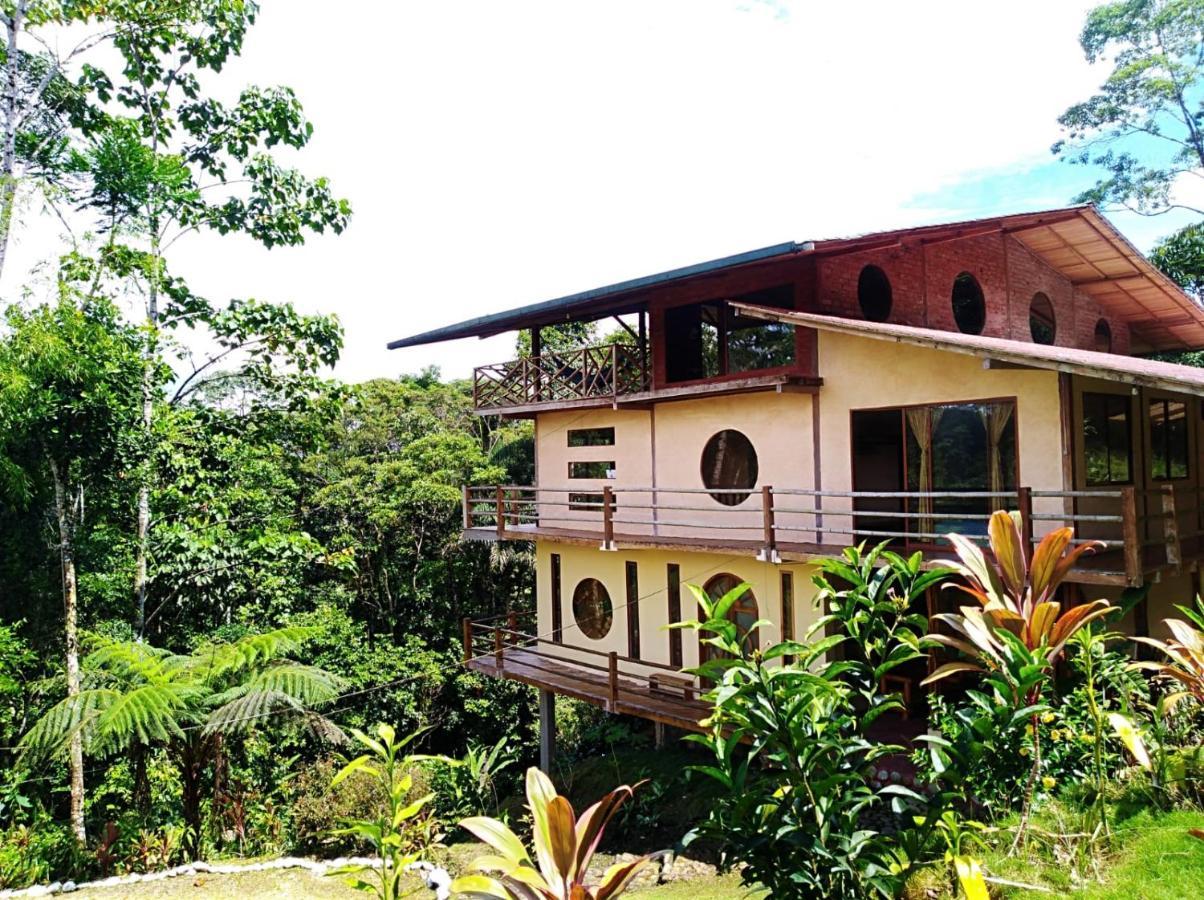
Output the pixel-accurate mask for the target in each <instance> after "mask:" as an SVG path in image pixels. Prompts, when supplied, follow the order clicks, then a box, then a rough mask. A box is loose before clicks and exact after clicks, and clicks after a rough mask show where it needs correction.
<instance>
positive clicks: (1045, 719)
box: [1041, 712, 1054, 725]
mask: <svg viewBox="0 0 1204 900" xmlns="http://www.w3.org/2000/svg"><path fill="white" fill-rule="evenodd" d="M1053 720H1054V714H1053V713H1051V712H1047V713H1046V714H1045V715H1043V716H1042V717H1041V721H1042V722H1044V723H1045V724H1046V725H1048V724H1049V723H1050V722H1052V721H1053Z"/></svg>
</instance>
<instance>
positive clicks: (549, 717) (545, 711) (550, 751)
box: [539, 691, 556, 777]
mask: <svg viewBox="0 0 1204 900" xmlns="http://www.w3.org/2000/svg"><path fill="white" fill-rule="evenodd" d="M555 761H556V695H555V694H553V693H552V692H551V691H540V692H539V767H540V768H541V769H542V770H543V771H544V773H545V774H546V775H548V776H549V777H551V775H552V764H553V763H554V762H555Z"/></svg>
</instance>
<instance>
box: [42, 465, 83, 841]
mask: <svg viewBox="0 0 1204 900" xmlns="http://www.w3.org/2000/svg"><path fill="white" fill-rule="evenodd" d="M50 471H51V473H52V474H53V476H54V508H55V514H56V517H57V519H58V527H59V558H60V560H61V562H62V570H63V622H64V635H65V638H66V640H65V645H66V653H67V696H68V697H78V696H79V691H80V677H79V627H78V613H79V611H78V600H79V596H78V591H77V589H76V577H75V524H74V515H75V514H74V512H73V511H72V509H71V500H70V499H69V498H68V496H67V485H66V484H65V473H64V472H63V471H62V469H61V468H60V467H59V465H58V463H57V462H56V461H55V460H53V459H52V460H50ZM70 767H71V830H72V831H74V832H75V838H76V840H78V841H79V843H80V844H84V843H85V842H86V841H87V832H85V830H84V744H83V738H82V737H81V736H80V734H79V732H78V731H77V732H75V734H73V735H72V737H71V747H70Z"/></svg>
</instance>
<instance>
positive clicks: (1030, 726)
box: [1024, 722, 1033, 737]
mask: <svg viewBox="0 0 1204 900" xmlns="http://www.w3.org/2000/svg"><path fill="white" fill-rule="evenodd" d="M1024 733H1025V734H1027V735H1028V736H1029V737H1032V736H1033V723H1032V722H1029V723H1028V724H1027V725H1025V726H1024Z"/></svg>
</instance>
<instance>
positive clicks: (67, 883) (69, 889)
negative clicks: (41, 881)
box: [59, 881, 76, 894]
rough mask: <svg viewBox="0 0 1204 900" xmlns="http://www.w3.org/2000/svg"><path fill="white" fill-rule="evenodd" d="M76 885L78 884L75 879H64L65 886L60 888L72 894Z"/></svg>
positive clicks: (65, 892)
mask: <svg viewBox="0 0 1204 900" xmlns="http://www.w3.org/2000/svg"><path fill="white" fill-rule="evenodd" d="M75 887H76V885H75V882H74V881H64V882H63V886H62V887H61V888H59V890H60V891H62V892H63V893H64V894H72V893H74V892H75Z"/></svg>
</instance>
